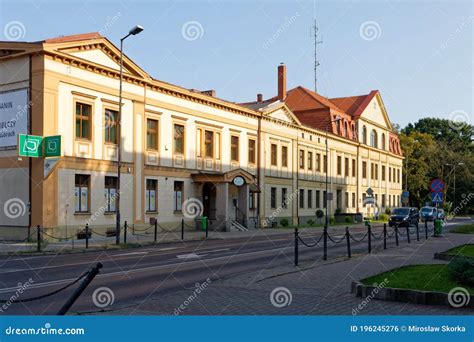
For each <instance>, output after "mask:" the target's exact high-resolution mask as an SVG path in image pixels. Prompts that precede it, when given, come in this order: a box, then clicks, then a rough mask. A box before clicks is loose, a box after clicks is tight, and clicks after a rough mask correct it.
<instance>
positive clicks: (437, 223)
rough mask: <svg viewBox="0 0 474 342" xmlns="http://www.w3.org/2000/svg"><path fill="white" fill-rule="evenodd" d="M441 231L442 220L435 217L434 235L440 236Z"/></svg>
mask: <svg viewBox="0 0 474 342" xmlns="http://www.w3.org/2000/svg"><path fill="white" fill-rule="evenodd" d="M441 233H443V220H440V219H435V220H434V235H435V236H440V235H441Z"/></svg>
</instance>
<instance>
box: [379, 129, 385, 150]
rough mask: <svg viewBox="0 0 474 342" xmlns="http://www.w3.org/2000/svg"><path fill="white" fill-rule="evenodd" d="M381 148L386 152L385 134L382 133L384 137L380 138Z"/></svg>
mask: <svg viewBox="0 0 474 342" xmlns="http://www.w3.org/2000/svg"><path fill="white" fill-rule="evenodd" d="M380 139H381V140H380V145H381V146H380V147H381V148H382V150H385V133H382V136H381V137H380Z"/></svg>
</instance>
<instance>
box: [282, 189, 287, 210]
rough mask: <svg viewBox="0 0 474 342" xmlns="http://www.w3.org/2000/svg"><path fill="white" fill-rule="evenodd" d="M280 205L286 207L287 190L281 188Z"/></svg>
mask: <svg viewBox="0 0 474 342" xmlns="http://www.w3.org/2000/svg"><path fill="white" fill-rule="evenodd" d="M281 207H282V208H284V209H286V208H287V207H288V190H287V188H281Z"/></svg>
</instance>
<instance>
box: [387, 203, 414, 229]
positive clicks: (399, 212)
mask: <svg viewBox="0 0 474 342" xmlns="http://www.w3.org/2000/svg"><path fill="white" fill-rule="evenodd" d="M419 220H420V213H419V212H418V209H417V208H409V207H403V208H395V209H393V210H392V215H391V216H390V219H389V220H388V225H389V226H390V227H392V226H395V225H397V226H399V227H402V226H403V227H407V226H408V227H409V226H411V225H417V224H418V222H419Z"/></svg>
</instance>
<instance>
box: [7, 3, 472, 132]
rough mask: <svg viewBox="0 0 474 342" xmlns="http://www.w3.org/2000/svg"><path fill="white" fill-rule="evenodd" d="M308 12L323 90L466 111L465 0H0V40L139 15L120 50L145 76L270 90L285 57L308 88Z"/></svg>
mask: <svg viewBox="0 0 474 342" xmlns="http://www.w3.org/2000/svg"><path fill="white" fill-rule="evenodd" d="M315 15H316V18H317V20H318V24H319V29H320V31H319V32H320V34H321V35H322V38H323V44H321V45H319V46H318V53H319V56H320V63H321V66H320V67H319V72H318V78H319V83H318V91H319V92H320V93H321V94H322V95H324V96H328V97H340V96H350V95H359V94H365V93H368V92H369V91H370V90H372V89H379V90H380V91H381V93H382V97H383V99H384V102H385V105H386V107H387V109H388V111H389V115H390V117H391V120H392V121H393V122H395V123H398V124H401V125H402V126H404V125H406V124H407V123H408V122H413V121H416V120H417V119H419V118H421V117H425V116H436V117H443V118H449V117H451V118H453V116H456V115H457V116H458V117H459V113H460V112H461V116H464V117H465V119H468V120H470V122H471V123H473V122H474V120H473V110H472V109H473V93H474V88H473V64H474V59H473V49H472V48H473V46H472V44H473V38H474V35H473V22H474V13H473V8H472V2H471V1H469V0H468V1H454V0H453V1H436V2H434V1H317V2H316V3H315V2H314V1H216V0H214V1H77V2H74V1H37V0H32V1H18V0H16V1H8V0H0V23H1V25H0V26H1V27H0V28H1V29H2V30H1V32H0V40H6V39H8V38H9V37H10V38H11V37H12V35H13V36H14V35H15V34H16V35H17V36H14V39H17V38H19V39H20V40H26V41H35V40H41V39H44V38H47V37H55V36H59V35H68V34H75V33H85V32H93V31H100V32H102V33H103V34H104V35H105V36H107V37H108V38H109V39H110V40H111V41H112V42H114V43H115V44H116V45H118V41H119V39H120V37H121V36H123V35H124V34H126V32H127V31H128V29H129V28H130V27H132V26H133V25H134V24H137V23H138V24H141V25H142V26H144V27H145V31H144V32H143V33H141V34H140V35H139V36H135V37H131V38H129V39H127V41H126V46H125V52H126V54H127V55H128V56H130V57H131V58H132V59H134V60H135V62H137V63H138V64H139V65H140V66H141V67H142V68H143V69H145V70H146V71H147V72H148V73H150V74H151V75H152V76H153V77H155V78H158V79H160V80H163V81H166V82H170V83H174V84H177V85H180V86H183V87H187V88H196V89H202V90H204V89H215V90H216V91H217V96H218V97H220V98H223V99H226V100H230V101H235V102H243V101H252V100H254V99H255V97H256V94H257V93H263V94H264V97H270V96H273V95H275V94H276V87H277V85H276V68H277V65H278V64H279V63H280V62H284V63H285V64H286V65H287V71H288V88H292V87H294V86H297V85H303V86H306V87H308V88H310V89H313V88H314V81H313V78H314V76H313V51H314V50H313V43H312V38H311V37H310V26H311V25H312V22H313V18H314V16H315ZM12 22H20V23H21V25H20V31H21V32H20V33H18V31H16V32H15V31H14V30H11V31H9V32H7V31H8V29H9V28H10V29H11V25H12V24H11V23H12ZM9 24H10V26H8V25H9ZM186 24H188V25H187V26H190V27H191V28H190V30H189V31H186V30H184V29H183V27H184V28H185V27H186ZM193 28H196V30H197V31H193ZM364 28H367V31H364ZM371 29H372V30H371ZM183 30H184V31H183ZM183 32H184V33H183ZM186 32H187V33H186ZM193 32H194V33H196V32H197V36H194V35H193ZM371 33H375V34H374V35H371ZM8 35H10V36H8Z"/></svg>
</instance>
